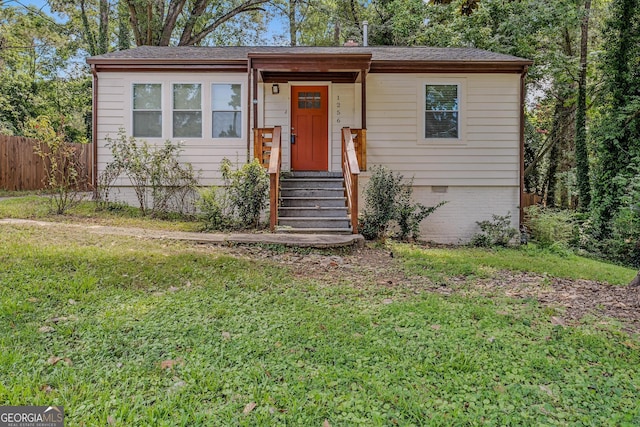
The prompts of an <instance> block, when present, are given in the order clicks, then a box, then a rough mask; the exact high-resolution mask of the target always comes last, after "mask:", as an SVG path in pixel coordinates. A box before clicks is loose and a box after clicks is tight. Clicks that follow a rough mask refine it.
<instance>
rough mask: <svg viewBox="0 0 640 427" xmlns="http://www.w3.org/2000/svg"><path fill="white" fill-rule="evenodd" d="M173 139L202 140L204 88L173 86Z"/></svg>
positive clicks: (196, 84)
mask: <svg viewBox="0 0 640 427" xmlns="http://www.w3.org/2000/svg"><path fill="white" fill-rule="evenodd" d="M173 137H174V138H202V86H201V85H200V83H188V84H174V85H173Z"/></svg>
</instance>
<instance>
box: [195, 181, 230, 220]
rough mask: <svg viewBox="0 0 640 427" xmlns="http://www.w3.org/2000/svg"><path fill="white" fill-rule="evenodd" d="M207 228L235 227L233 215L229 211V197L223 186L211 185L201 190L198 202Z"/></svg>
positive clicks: (201, 216)
mask: <svg viewBox="0 0 640 427" xmlns="http://www.w3.org/2000/svg"><path fill="white" fill-rule="evenodd" d="M197 206H198V208H199V209H200V218H201V220H202V221H203V222H204V224H205V226H204V228H205V230H209V231H210V230H225V229H228V228H233V217H232V215H231V212H230V211H229V198H228V197H227V193H226V191H225V190H224V189H223V188H220V187H210V188H206V189H202V190H200V198H199V199H198V203H197Z"/></svg>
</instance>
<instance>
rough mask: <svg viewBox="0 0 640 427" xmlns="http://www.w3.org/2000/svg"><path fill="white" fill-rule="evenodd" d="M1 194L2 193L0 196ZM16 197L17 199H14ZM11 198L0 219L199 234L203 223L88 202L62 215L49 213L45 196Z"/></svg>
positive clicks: (2, 205) (4, 202) (2, 202)
mask: <svg viewBox="0 0 640 427" xmlns="http://www.w3.org/2000/svg"><path fill="white" fill-rule="evenodd" d="M0 194H1V193H0ZM16 194H17V195H18V197H16ZM9 195H11V196H12V197H11V198H7V199H3V200H0V218H21V219H37V220H44V221H56V222H72V223H83V222H90V223H92V224H100V225H110V226H116V227H138V228H153V229H160V230H173V231H200V230H202V228H203V225H202V223H199V222H197V221H195V220H187V219H184V218H175V219H172V220H167V219H157V218H152V217H149V216H146V217H143V216H142V215H140V210H139V209H137V208H133V207H130V206H125V205H114V206H113V207H112V208H110V209H105V210H98V209H96V204H95V203H94V202H93V201H91V200H84V201H82V202H80V203H79V204H78V205H77V206H73V207H72V208H70V209H69V211H68V212H67V213H66V214H65V215H56V214H53V213H51V202H50V200H49V199H48V197H47V196H42V195H36V194H31V195H27V196H22V195H21V193H7V194H6V195H5V196H9Z"/></svg>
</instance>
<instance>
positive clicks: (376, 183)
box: [358, 165, 402, 240]
mask: <svg viewBox="0 0 640 427" xmlns="http://www.w3.org/2000/svg"><path fill="white" fill-rule="evenodd" d="M371 172H372V173H371V178H369V182H367V186H366V187H365V190H364V197H365V208H364V211H363V212H362V216H361V217H360V218H359V221H358V222H359V225H358V228H359V230H360V233H361V234H362V235H363V236H364V238H365V239H367V240H374V239H380V238H383V237H385V236H386V234H387V230H388V229H389V225H390V223H391V221H392V220H393V219H394V218H395V217H396V211H397V199H398V196H399V195H400V192H401V191H402V175H400V174H395V173H393V171H391V170H390V169H388V168H386V167H384V166H379V165H376V166H373V167H372V168H371Z"/></svg>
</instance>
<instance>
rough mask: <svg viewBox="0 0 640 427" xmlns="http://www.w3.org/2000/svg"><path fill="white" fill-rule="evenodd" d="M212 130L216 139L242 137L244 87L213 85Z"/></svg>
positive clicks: (222, 84)
mask: <svg viewBox="0 0 640 427" xmlns="http://www.w3.org/2000/svg"><path fill="white" fill-rule="evenodd" d="M211 128H212V136H213V137H214V138H241V137H242V85H241V84H237V83H214V84H212V85H211Z"/></svg>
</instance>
